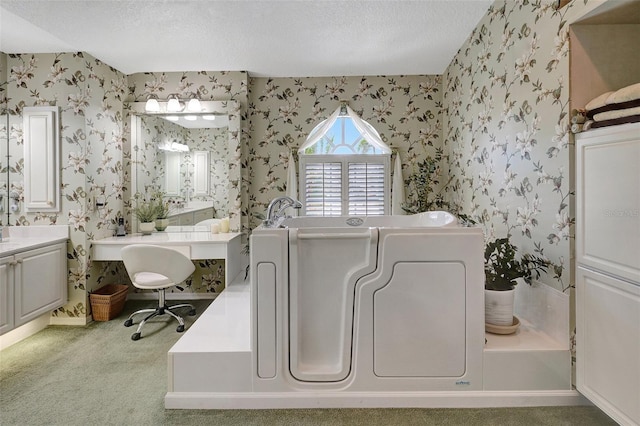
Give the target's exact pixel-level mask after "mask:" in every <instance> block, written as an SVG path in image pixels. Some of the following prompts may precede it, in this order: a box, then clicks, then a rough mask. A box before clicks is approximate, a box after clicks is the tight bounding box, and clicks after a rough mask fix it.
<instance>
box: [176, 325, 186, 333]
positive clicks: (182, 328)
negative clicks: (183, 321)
mask: <svg viewBox="0 0 640 426" xmlns="http://www.w3.org/2000/svg"><path fill="white" fill-rule="evenodd" d="M176 331H177V332H178V333H182V332H183V331H184V325H179V326H178V328H176Z"/></svg>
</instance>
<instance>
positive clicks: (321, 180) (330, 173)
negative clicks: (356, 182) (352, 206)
mask: <svg viewBox="0 0 640 426" xmlns="http://www.w3.org/2000/svg"><path fill="white" fill-rule="evenodd" d="M301 176H304V178H305V181H304V182H303V184H302V185H301V187H302V188H303V191H304V200H305V202H304V206H305V214H306V215H307V216H340V215H341V214H342V163H340V162H337V163H336V162H327V163H318V162H313V163H305V167H304V171H303V174H301Z"/></svg>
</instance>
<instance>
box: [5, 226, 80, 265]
mask: <svg viewBox="0 0 640 426" xmlns="http://www.w3.org/2000/svg"><path fill="white" fill-rule="evenodd" d="M3 231H4V232H3V236H4V237H3V239H2V242H0V256H2V257H4V256H11V255H13V254H15V253H19V252H22V251H25V250H31V249H36V248H40V247H44V246H48V245H51V244H56V243H62V242H64V241H66V240H68V239H69V226H67V225H45V226H5V227H3ZM7 233H8V237H7Z"/></svg>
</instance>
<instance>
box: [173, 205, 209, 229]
mask: <svg viewBox="0 0 640 426" xmlns="http://www.w3.org/2000/svg"><path fill="white" fill-rule="evenodd" d="M212 218H213V207H209V208H206V209H201V210H195V211H191V212H186V213H179V214H176V215H173V216H171V217H169V226H192V225H195V224H196V223H198V222H202V221H203V220H207V219H212Z"/></svg>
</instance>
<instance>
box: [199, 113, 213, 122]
mask: <svg viewBox="0 0 640 426" xmlns="http://www.w3.org/2000/svg"><path fill="white" fill-rule="evenodd" d="M202 119H203V120H209V121H213V120H215V119H216V116H215V115H214V114H207V115H203V116H202Z"/></svg>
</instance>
